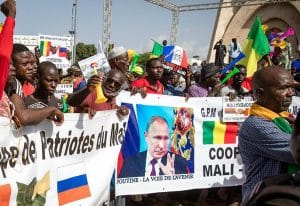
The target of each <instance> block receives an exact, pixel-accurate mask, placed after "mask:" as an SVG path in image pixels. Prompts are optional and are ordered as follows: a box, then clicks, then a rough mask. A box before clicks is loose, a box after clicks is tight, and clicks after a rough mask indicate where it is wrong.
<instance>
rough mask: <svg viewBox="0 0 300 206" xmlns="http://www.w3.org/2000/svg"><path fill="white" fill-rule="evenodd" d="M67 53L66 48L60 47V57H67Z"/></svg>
mask: <svg viewBox="0 0 300 206" xmlns="http://www.w3.org/2000/svg"><path fill="white" fill-rule="evenodd" d="M67 52H68V50H67V48H65V47H60V48H59V53H58V56H59V57H67Z"/></svg>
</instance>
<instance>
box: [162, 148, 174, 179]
mask: <svg viewBox="0 0 300 206" xmlns="http://www.w3.org/2000/svg"><path fill="white" fill-rule="evenodd" d="M174 163H175V154H172V155H171V154H170V153H168V155H167V164H166V165H164V164H163V163H160V165H159V167H160V169H161V170H162V172H163V174H164V175H174V174H175V168H174Z"/></svg>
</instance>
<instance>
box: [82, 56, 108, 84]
mask: <svg viewBox="0 0 300 206" xmlns="http://www.w3.org/2000/svg"><path fill="white" fill-rule="evenodd" d="M78 64H79V66H80V69H81V71H82V74H83V76H84V78H85V79H89V78H90V77H91V76H93V75H94V74H96V73H98V74H99V73H100V72H102V73H107V72H108V71H109V70H110V66H109V63H108V61H107V59H106V57H105V55H104V54H103V53H99V54H96V55H94V56H91V57H89V58H87V59H84V60H81V61H79V62H78Z"/></svg>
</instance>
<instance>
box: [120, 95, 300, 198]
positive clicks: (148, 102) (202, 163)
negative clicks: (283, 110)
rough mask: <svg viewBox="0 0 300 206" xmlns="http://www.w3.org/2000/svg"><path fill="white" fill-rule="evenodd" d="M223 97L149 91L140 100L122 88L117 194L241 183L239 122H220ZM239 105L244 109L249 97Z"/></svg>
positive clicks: (295, 103) (293, 109) (298, 103)
mask: <svg viewBox="0 0 300 206" xmlns="http://www.w3.org/2000/svg"><path fill="white" fill-rule="evenodd" d="M222 100H223V99H222V97H210V98H190V99H189V100H188V101H187V102H186V101H185V98H182V97H173V96H166V95H152V94H148V95H147V97H146V98H145V99H143V98H142V97H141V96H140V95H139V94H137V95H135V96H130V94H129V93H127V92H122V93H121V94H120V95H119V98H118V101H119V103H120V104H123V105H126V106H127V107H128V108H129V109H130V110H131V112H130V117H129V121H128V129H127V131H126V134H125V138H124V141H123V144H122V148H121V152H120V155H119V160H118V166H117V170H116V180H115V181H116V195H117V196H119V195H131V194H147V193H157V192H168V191H181V190H188V189H196V188H211V187H224V186H236V185H241V184H242V183H243V181H244V179H245V178H244V174H243V164H242V161H241V157H240V155H239V150H238V138H237V133H238V130H239V124H240V122H239V123H238V122H233V121H232V118H231V121H228V122H223V119H222V116H223V112H224V111H223V108H226V111H227V110H228V99H227V101H222ZM243 101H245V102H243ZM234 103H235V102H233V104H234ZM239 103H240V104H245V105H246V106H247V107H248V106H249V104H252V103H253V100H252V99H250V100H247V99H246V100H240V102H239ZM223 104H227V105H226V106H224V107H223ZM235 104H236V103H235ZM240 104H239V105H240ZM229 106H230V105H229ZM290 108H291V112H292V113H293V114H294V115H296V114H297V111H298V110H299V109H298V108H300V99H299V98H294V100H293V104H292V105H291V107H290ZM226 111H225V112H226ZM238 111H239V110H238ZM230 112H231V110H230ZM231 113H232V112H231ZM230 115H233V114H230ZM236 115H240V114H239V113H238V114H236ZM245 115H247V114H246V113H245ZM248 115H249V114H248Z"/></svg>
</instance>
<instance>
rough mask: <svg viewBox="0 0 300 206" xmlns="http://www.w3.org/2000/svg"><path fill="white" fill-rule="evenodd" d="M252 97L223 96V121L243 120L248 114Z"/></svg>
mask: <svg viewBox="0 0 300 206" xmlns="http://www.w3.org/2000/svg"><path fill="white" fill-rule="evenodd" d="M253 102H254V100H253V98H252V97H244V98H235V99H234V100H230V99H229V97H223V122H243V121H244V120H245V119H246V118H247V117H248V116H249V115H250V107H251V105H252V104H253Z"/></svg>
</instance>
